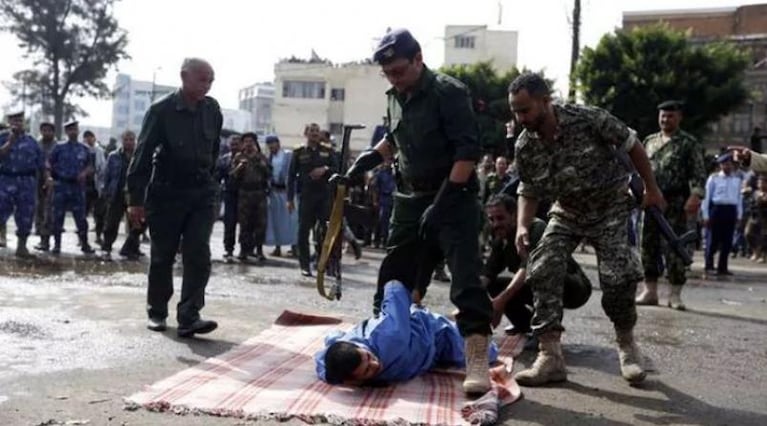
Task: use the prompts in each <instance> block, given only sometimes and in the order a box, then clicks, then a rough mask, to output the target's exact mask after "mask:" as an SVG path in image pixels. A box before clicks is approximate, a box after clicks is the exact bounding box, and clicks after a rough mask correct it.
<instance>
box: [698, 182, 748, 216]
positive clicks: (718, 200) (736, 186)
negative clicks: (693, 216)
mask: <svg viewBox="0 0 767 426" xmlns="http://www.w3.org/2000/svg"><path fill="white" fill-rule="evenodd" d="M741 186H742V182H741V179H740V177H738V176H736V175H735V174H734V173H731V174H730V175H726V174H724V172H718V173H714V174H713V175H711V176H709V177H708V180H707V181H706V201H705V202H704V203H703V209H702V213H703V220H708V219H709V218H710V217H711V208H712V206H713V205H714V204H716V205H728V206H736V207H737V209H738V220H740V219H742V218H743V194H742V193H741V192H740V189H741Z"/></svg>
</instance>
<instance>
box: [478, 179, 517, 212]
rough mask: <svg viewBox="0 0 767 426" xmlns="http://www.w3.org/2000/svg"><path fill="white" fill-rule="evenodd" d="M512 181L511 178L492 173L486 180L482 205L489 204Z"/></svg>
mask: <svg viewBox="0 0 767 426" xmlns="http://www.w3.org/2000/svg"><path fill="white" fill-rule="evenodd" d="M509 181H511V176H509V175H508V174H507V175H504V176H498V174H496V173H495V172H493V173H490V174H489V175H488V176H487V178H486V179H485V183H484V189H483V191H482V205H484V204H485V203H487V200H489V199H490V197H492V196H493V195H495V194H497V193H499V192H500V191H501V189H503V187H504V186H506V184H507V183H509Z"/></svg>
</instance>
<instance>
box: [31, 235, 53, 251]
mask: <svg viewBox="0 0 767 426" xmlns="http://www.w3.org/2000/svg"><path fill="white" fill-rule="evenodd" d="M50 240H51V237H50V235H40V243H39V244H38V245H36V246H35V247H34V249H35V250H38V251H48V250H50V249H51V243H50Z"/></svg>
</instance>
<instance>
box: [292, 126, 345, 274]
mask: <svg viewBox="0 0 767 426" xmlns="http://www.w3.org/2000/svg"><path fill="white" fill-rule="evenodd" d="M304 134H305V135H306V145H305V146H302V147H300V148H297V149H295V150H294V151H293V156H292V157H291V161H290V171H289V173H288V211H289V212H292V211H293V210H295V204H293V200H294V198H295V192H296V184H298V185H300V186H301V195H300V197H301V198H300V200H299V203H298V261H299V263H300V266H301V275H303V276H305V277H310V276H311V275H312V272H311V268H310V266H309V232H310V231H311V230H312V228H314V226H315V224H317V222H318V221H319V223H320V227H324V226H325V224H326V222H327V220H328V215H329V214H330V184H329V183H328V178H329V177H330V176H331V175H332V174H333V173H335V172H336V171H337V170H338V156H337V155H336V153H335V151H333V148H330V147H327V146H324V145H321V144H320V140H321V138H322V134H321V132H320V126H319V125H318V124H317V123H311V124H309V125H307V126H306V130H305V132H304ZM318 237H319V236H315V238H318Z"/></svg>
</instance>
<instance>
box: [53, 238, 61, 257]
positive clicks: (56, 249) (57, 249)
mask: <svg viewBox="0 0 767 426" xmlns="http://www.w3.org/2000/svg"><path fill="white" fill-rule="evenodd" d="M51 253H53V254H59V253H61V234H56V235H54V236H53V250H51Z"/></svg>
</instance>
